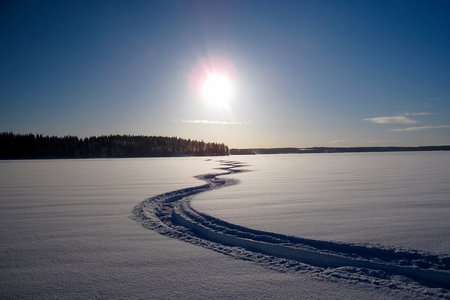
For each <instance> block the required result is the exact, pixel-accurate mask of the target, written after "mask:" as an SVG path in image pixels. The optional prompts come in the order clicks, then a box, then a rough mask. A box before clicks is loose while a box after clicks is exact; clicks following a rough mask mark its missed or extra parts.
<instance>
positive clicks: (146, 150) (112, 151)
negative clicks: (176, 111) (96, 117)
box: [0, 132, 229, 159]
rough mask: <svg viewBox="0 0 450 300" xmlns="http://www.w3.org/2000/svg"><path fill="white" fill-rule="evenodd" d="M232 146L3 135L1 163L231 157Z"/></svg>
mask: <svg viewBox="0 0 450 300" xmlns="http://www.w3.org/2000/svg"><path fill="white" fill-rule="evenodd" d="M228 154H229V151H228V146H226V145H224V144H219V143H206V142H204V141H196V140H190V139H182V138H177V137H163V136H143V135H102V136H98V137H97V136H92V137H86V138H79V137H77V136H69V135H68V136H64V137H57V136H43V135H41V134H36V135H35V134H15V133H12V132H3V133H0V159H24V158H27V159H31V158H112V157H167V156H216V155H228Z"/></svg>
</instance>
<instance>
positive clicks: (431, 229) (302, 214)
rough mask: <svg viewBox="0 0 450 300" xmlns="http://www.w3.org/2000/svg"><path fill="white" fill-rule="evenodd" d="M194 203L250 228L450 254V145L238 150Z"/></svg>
mask: <svg viewBox="0 0 450 300" xmlns="http://www.w3.org/2000/svg"><path fill="white" fill-rule="evenodd" d="M233 158H239V160H241V161H244V162H246V163H247V164H248V165H249V166H248V167H247V169H249V170H252V172H248V173H242V174H235V175H233V178H236V179H240V180H241V184H239V185H235V186H232V187H228V188H226V189H218V190H214V191H211V192H208V193H204V194H200V195H198V196H196V197H195V199H194V200H193V202H192V205H193V207H194V208H195V209H197V210H199V211H201V212H205V213H208V214H210V215H213V216H216V217H218V218H220V219H223V220H227V221H229V222H231V223H234V224H240V225H243V226H246V227H250V228H256V229H261V230H266V231H272V232H278V233H283V234H288V235H294V236H300V237H306V238H313V239H319V240H331V241H345V242H353V243H363V244H372V245H375V244H378V245H382V246H390V247H395V248H404V249H416V250H423V251H428V252H431V253H437V254H443V255H450V222H449V216H450V152H401V153H361V154H350V153H345V154H310V155H258V156H234V157H233Z"/></svg>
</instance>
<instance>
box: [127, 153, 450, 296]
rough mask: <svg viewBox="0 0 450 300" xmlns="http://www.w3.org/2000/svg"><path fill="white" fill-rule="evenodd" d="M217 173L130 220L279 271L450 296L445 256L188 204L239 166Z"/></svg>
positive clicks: (145, 205) (143, 206)
mask: <svg viewBox="0 0 450 300" xmlns="http://www.w3.org/2000/svg"><path fill="white" fill-rule="evenodd" d="M221 163H222V165H223V166H222V167H221V168H220V169H221V170H222V172H220V173H215V174H205V175H199V176H196V178H198V179H200V180H203V181H205V182H206V183H205V184H203V185H199V186H195V187H190V188H185V189H180V190H176V191H172V192H168V193H165V194H161V195H157V196H154V197H151V198H149V199H147V200H145V201H143V202H141V203H139V204H138V205H136V207H135V208H134V210H133V214H134V219H135V220H136V221H138V222H139V223H140V224H142V226H144V227H145V228H148V229H151V230H154V231H157V232H158V233H160V234H163V235H167V236H170V237H173V238H177V239H180V240H183V241H186V242H189V243H192V244H196V245H200V246H203V247H205V248H209V249H212V250H215V251H218V252H221V253H224V254H227V255H230V256H233V257H236V258H239V259H244V260H251V261H255V262H258V263H260V264H262V265H265V266H267V267H270V268H272V269H276V270H279V271H283V272H302V273H305V272H310V273H311V272H312V273H314V274H319V276H320V277H327V278H331V279H333V280H347V281H352V282H363V283H369V284H376V285H378V286H379V285H382V286H387V287H390V288H393V289H405V290H415V291H416V292H418V293H419V294H421V295H422V296H423V295H425V296H431V297H433V296H436V297H444V298H446V297H449V296H450V294H449V293H450V292H449V291H450V258H449V257H439V256H436V255H429V254H424V253H421V252H418V251H410V250H400V249H385V248H380V247H374V246H364V245H355V244H349V243H340V242H330V241H320V240H312V239H305V238H299V237H293V236H287V235H282V234H278V233H273V232H266V231H260V230H254V229H250V228H246V227H243V226H239V225H235V224H231V223H228V222H225V221H223V220H220V219H217V218H215V217H212V216H210V215H207V214H205V213H201V212H199V211H196V210H195V209H194V208H192V207H191V205H190V199H191V196H193V195H196V194H199V193H202V192H206V191H209V190H213V189H216V188H221V187H225V186H229V185H234V184H237V183H238V181H237V180H234V179H227V178H223V176H225V175H230V174H233V173H238V172H244V171H245V170H242V169H240V168H242V167H244V166H245V165H244V164H242V163H240V162H234V161H221Z"/></svg>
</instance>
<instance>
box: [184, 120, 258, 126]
mask: <svg viewBox="0 0 450 300" xmlns="http://www.w3.org/2000/svg"><path fill="white" fill-rule="evenodd" d="M180 122H181V123H188V124H206V125H247V124H249V123H250V122H249V121H244V122H227V121H215V120H180Z"/></svg>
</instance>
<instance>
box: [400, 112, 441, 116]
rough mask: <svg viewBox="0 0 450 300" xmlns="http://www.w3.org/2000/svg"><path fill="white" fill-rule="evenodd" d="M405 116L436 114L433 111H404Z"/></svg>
mask: <svg viewBox="0 0 450 300" xmlns="http://www.w3.org/2000/svg"><path fill="white" fill-rule="evenodd" d="M402 115H403V116H411V117H413V116H431V115H434V114H433V113H431V112H411V113H410V112H406V113H404V114H402Z"/></svg>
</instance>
